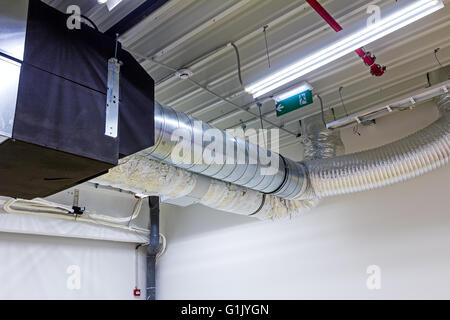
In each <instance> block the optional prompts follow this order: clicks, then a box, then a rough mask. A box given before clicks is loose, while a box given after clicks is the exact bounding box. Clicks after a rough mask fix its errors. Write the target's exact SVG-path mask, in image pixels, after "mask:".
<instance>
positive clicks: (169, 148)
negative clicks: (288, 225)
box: [140, 103, 306, 199]
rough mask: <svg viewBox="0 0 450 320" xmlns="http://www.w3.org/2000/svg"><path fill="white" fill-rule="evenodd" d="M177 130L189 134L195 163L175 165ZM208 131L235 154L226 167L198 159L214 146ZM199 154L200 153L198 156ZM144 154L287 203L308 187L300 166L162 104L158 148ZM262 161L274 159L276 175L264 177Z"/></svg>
mask: <svg viewBox="0 0 450 320" xmlns="http://www.w3.org/2000/svg"><path fill="white" fill-rule="evenodd" d="M177 129H178V130H179V129H183V130H184V131H185V132H184V133H186V134H188V136H189V138H190V141H188V142H187V143H188V144H189V145H190V146H191V150H192V154H191V155H190V156H189V157H188V158H189V159H191V160H193V161H187V162H183V161H178V162H177V161H174V159H173V157H172V155H173V151H174V149H175V148H176V146H177V144H178V141H172V136H173V134H174V133H175V131H176V130H177ZM207 130H212V131H210V132H216V133H217V134H219V135H221V136H222V141H223V150H227V149H228V150H234V152H233V155H231V156H228V155H226V156H225V157H227V156H228V158H226V161H224V163H223V164H218V163H214V162H212V163H211V164H206V163H205V162H204V161H202V159H197V158H196V157H197V156H198V154H200V155H203V152H204V150H206V148H207V147H208V145H209V144H210V142H208V141H207V139H202V137H203V136H204V134H205V132H207ZM198 137H199V138H198ZM205 141H206V142H205ZM197 150H200V152H198V153H195V152H196V151H197ZM140 154H141V155H144V156H146V157H148V158H150V159H154V160H158V161H162V162H165V163H168V164H172V165H175V166H177V167H180V168H183V169H186V170H188V171H191V172H194V173H198V174H202V175H204V176H208V177H210V178H213V179H217V180H221V181H225V182H229V183H233V184H235V185H239V186H242V187H245V188H249V189H252V190H256V191H259V192H262V193H265V194H272V195H274V196H278V197H280V198H284V199H293V198H294V197H295V196H296V195H297V194H299V193H301V192H302V191H303V188H304V187H305V186H306V185H305V183H304V177H305V173H304V170H303V167H302V166H301V165H300V164H298V163H296V162H294V161H292V160H290V159H287V158H284V157H282V156H281V155H279V154H276V153H272V152H270V151H267V150H265V149H263V148H261V147H260V146H256V145H254V144H251V143H250V142H249V141H246V140H244V139H240V138H237V137H234V136H232V135H231V134H229V133H227V132H225V131H222V130H218V129H216V128H214V127H212V126H211V125H209V124H207V123H205V122H202V121H199V120H196V119H194V118H192V117H191V116H188V115H186V114H184V113H182V112H177V111H175V110H173V109H172V108H170V107H166V106H162V105H160V104H158V103H155V146H153V147H152V148H149V149H147V150H145V151H143V152H140ZM239 154H245V159H244V158H243V159H239ZM262 157H264V158H270V159H273V160H272V161H273V162H272V164H274V168H275V167H277V172H276V173H275V174H270V175H269V174H263V171H262V169H264V168H265V166H264V165H263V164H262V162H261V161H260V159H261V158H262Z"/></svg>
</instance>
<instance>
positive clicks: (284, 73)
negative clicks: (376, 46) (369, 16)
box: [245, 0, 444, 98]
mask: <svg viewBox="0 0 450 320" xmlns="http://www.w3.org/2000/svg"><path fill="white" fill-rule="evenodd" d="M443 7H444V4H443V2H442V0H418V1H415V2H414V3H412V4H411V5H408V6H407V7H405V8H403V9H401V10H398V11H397V12H395V13H393V14H391V15H389V16H387V17H385V18H384V19H381V20H380V21H378V22H377V23H374V24H372V25H370V26H368V27H367V28H365V29H363V30H361V31H358V32H355V33H354V34H351V35H349V36H347V37H345V38H343V39H342V40H339V41H337V42H335V43H333V44H331V45H330V46H328V47H326V48H324V49H322V50H320V51H318V52H316V53H314V54H312V55H310V56H308V57H306V58H304V59H302V60H300V61H298V62H296V63H294V64H292V65H290V66H289V67H287V68H284V69H283V70H281V71H279V72H277V73H274V74H272V75H270V76H268V77H266V78H265V79H263V80H261V81H258V82H257V83H254V84H252V85H250V86H248V87H246V88H245V90H246V91H247V92H248V93H250V94H252V95H253V97H254V98H258V97H260V96H262V95H265V94H267V93H269V92H271V91H273V90H275V89H277V88H279V87H281V86H283V85H285V84H287V83H289V82H291V81H293V80H295V79H297V78H300V77H302V76H304V75H305V74H307V73H310V72H312V71H314V70H316V69H318V68H320V67H322V66H324V65H326V64H328V63H330V62H333V61H335V60H337V59H339V58H341V57H343V56H345V55H347V54H349V53H350V52H353V51H354V50H356V49H358V48H361V47H363V46H365V45H367V44H369V43H372V42H374V41H376V40H378V39H381V38H383V37H385V36H386V35H388V34H390V33H393V32H395V31H397V30H399V29H401V28H403V27H405V26H407V25H409V24H411V23H413V22H415V21H417V20H419V19H421V18H423V17H425V16H427V15H429V14H431V13H433V12H435V11H437V10H439V9H442V8H443Z"/></svg>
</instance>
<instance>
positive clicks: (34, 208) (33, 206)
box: [0, 199, 150, 235]
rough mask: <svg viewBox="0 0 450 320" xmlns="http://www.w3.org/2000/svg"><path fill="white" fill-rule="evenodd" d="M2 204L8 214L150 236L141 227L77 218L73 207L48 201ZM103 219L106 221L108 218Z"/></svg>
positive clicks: (88, 216) (16, 200)
mask: <svg viewBox="0 0 450 320" xmlns="http://www.w3.org/2000/svg"><path fill="white" fill-rule="evenodd" d="M0 204H3V209H4V210H5V212H6V213H14V214H29V215H36V216H43V217H50V218H57V219H64V220H72V221H78V222H87V223H92V224H97V225H103V226H108V227H112V228H118V229H123V230H127V231H132V232H138V233H143V234H145V235H148V234H149V232H150V231H149V230H148V229H143V228H139V227H130V226H126V225H121V224H119V223H115V222H108V221H103V220H97V219H96V218H94V217H92V216H90V215H89V213H85V214H87V215H86V217H84V215H83V216H81V217H80V216H76V215H74V214H73V210H72V208H71V207H69V206H64V205H61V204H57V203H54V202H50V201H46V200H43V199H35V200H24V199H10V200H8V201H0ZM134 215H136V214H135V213H133V216H134ZM102 217H103V219H104V218H105V217H106V216H102ZM136 217H137V215H136ZM114 219H115V218H114V217H111V220H114Z"/></svg>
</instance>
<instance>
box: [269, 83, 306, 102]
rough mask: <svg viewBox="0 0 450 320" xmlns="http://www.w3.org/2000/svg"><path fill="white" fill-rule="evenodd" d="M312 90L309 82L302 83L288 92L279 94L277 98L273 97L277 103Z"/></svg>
mask: <svg viewBox="0 0 450 320" xmlns="http://www.w3.org/2000/svg"><path fill="white" fill-rule="evenodd" d="M312 89H313V87H312V86H311V85H310V84H309V83H308V82H302V83H301V84H300V85H298V86H295V87H294V88H291V89H288V90H287V91H284V92H282V93H280V94H277V95H276V96H274V97H273V100H275V101H276V102H280V101H283V100H286V99H288V98H290V97H293V96H295V95H296V94H299V93H302V92H305V91H307V90H312Z"/></svg>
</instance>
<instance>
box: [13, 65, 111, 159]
mask: <svg viewBox="0 0 450 320" xmlns="http://www.w3.org/2000/svg"><path fill="white" fill-rule="evenodd" d="M105 101H106V97H105V95H104V94H102V93H99V92H97V91H94V90H91V89H88V88H85V87H82V86H80V85H78V84H75V83H73V82H71V81H68V80H65V79H62V78H60V77H57V76H54V75H52V74H49V73H47V72H44V71H42V70H39V69H36V68H34V67H32V66H28V65H22V71H21V75H20V82H19V94H18V98H17V106H16V117H15V120H14V128H13V138H14V139H18V140H21V141H25V142H29V143H34V144H38V145H41V146H44V147H48V148H53V149H56V150H59V151H64V152H67V153H71V154H75V155H80V156H84V157H87V158H91V159H96V160H99V161H104V162H108V163H111V164H116V163H117V159H118V154H119V143H118V140H117V139H113V138H111V137H108V136H105V134H104V132H105Z"/></svg>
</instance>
